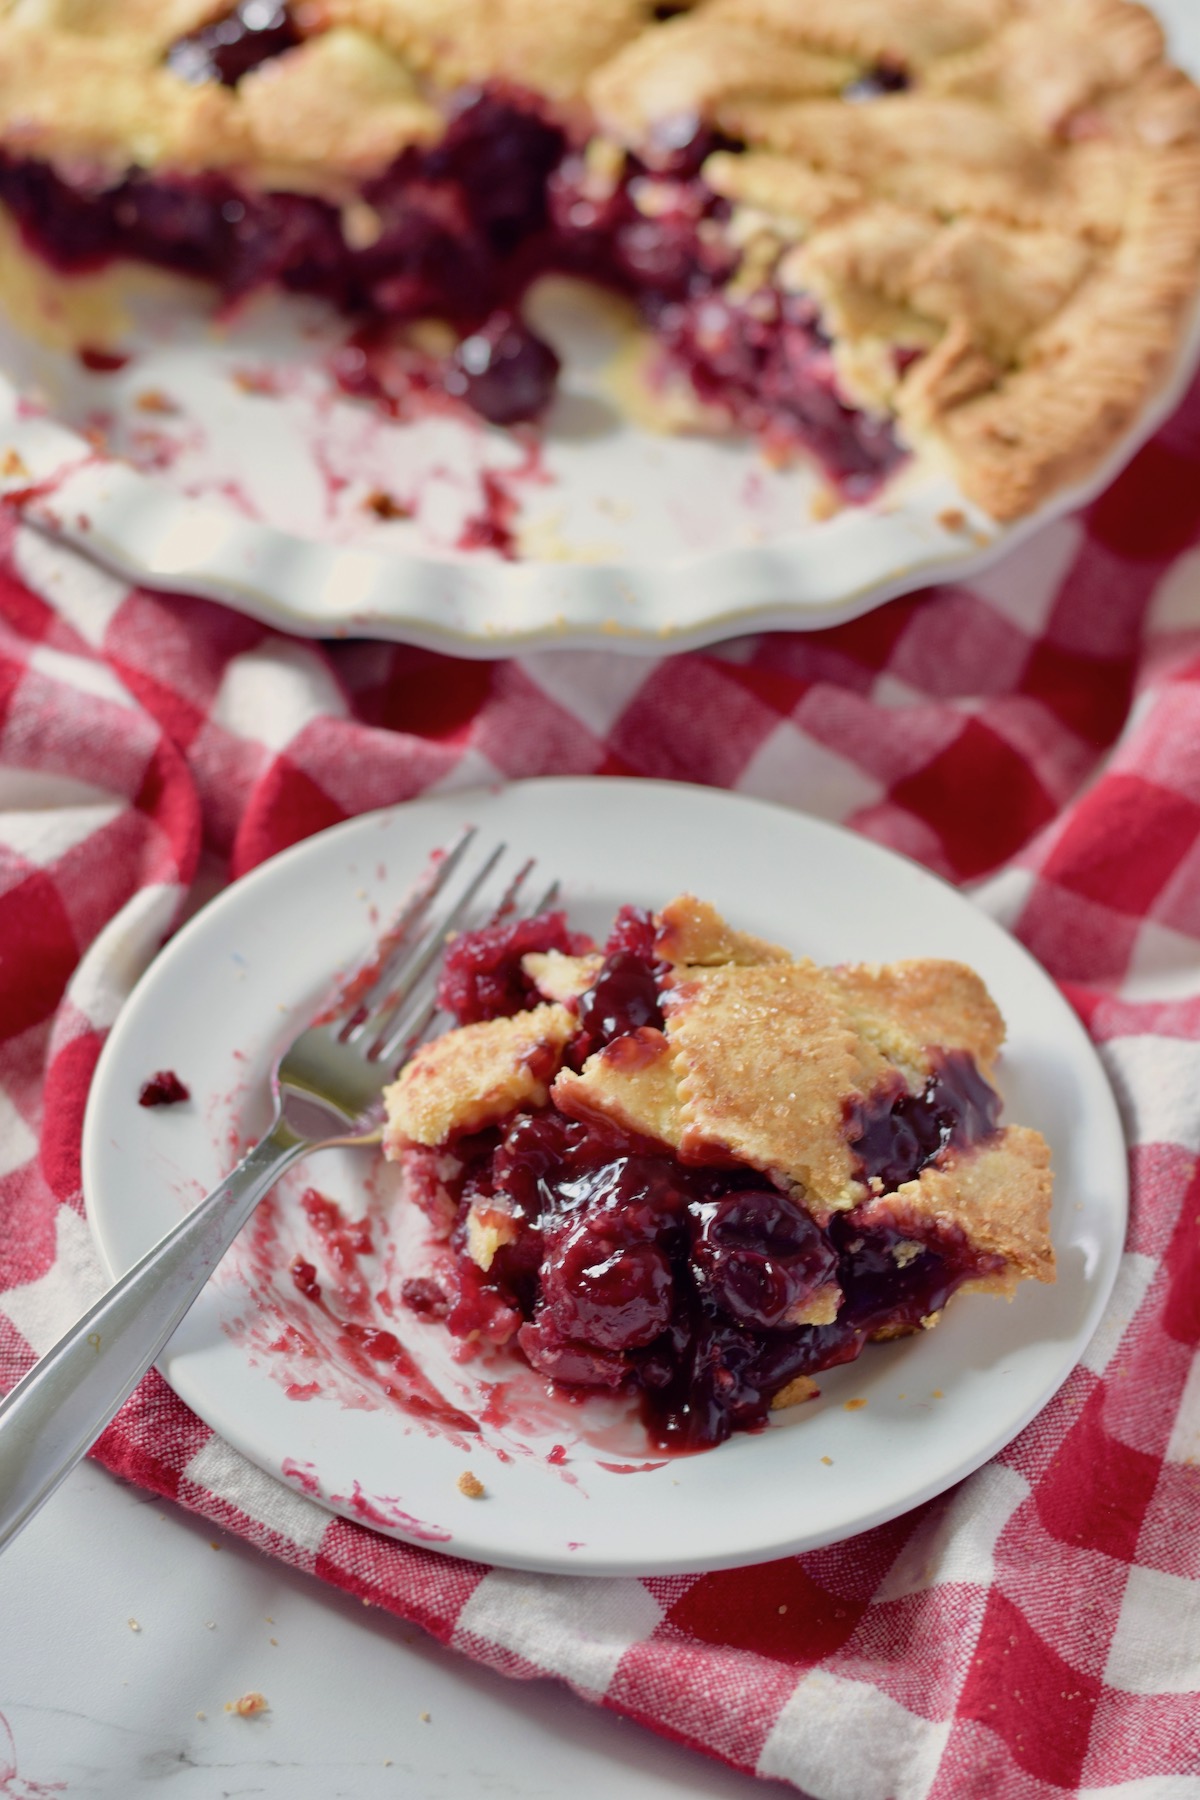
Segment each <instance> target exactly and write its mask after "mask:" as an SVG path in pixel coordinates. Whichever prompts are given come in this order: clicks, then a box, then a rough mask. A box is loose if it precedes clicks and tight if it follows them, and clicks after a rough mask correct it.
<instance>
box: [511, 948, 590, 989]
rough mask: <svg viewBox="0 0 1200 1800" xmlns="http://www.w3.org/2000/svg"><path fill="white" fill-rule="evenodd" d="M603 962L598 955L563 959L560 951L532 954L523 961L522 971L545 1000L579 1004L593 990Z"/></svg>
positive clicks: (565, 957)
mask: <svg viewBox="0 0 1200 1800" xmlns="http://www.w3.org/2000/svg"><path fill="white" fill-rule="evenodd" d="M603 962H604V958H603V956H601V955H600V954H599V953H598V952H597V953H596V954H594V955H591V956H564V955H563V952H562V951H561V950H531V951H530V952H529V954H528V955H527V956H523V957H522V958H521V970H522V973H523V974H525V975H528V977H529V979H530V981H532V983H533V985H534V987H535V988H536V989H537V991H538V993H539V994H540V995H541V996H542V999H543V1000H577V999H578V998H579V995H580V994H583V993H586V991H587V989H588V988H590V987H591V985H592V983H593V981H595V979H596V977H597V975H598V974H599V973H600V969H601V965H602V964H603Z"/></svg>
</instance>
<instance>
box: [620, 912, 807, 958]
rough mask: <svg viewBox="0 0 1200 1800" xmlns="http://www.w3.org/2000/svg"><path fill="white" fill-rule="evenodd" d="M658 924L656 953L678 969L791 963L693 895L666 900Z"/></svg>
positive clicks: (775, 948) (784, 954)
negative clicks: (688, 966) (679, 967)
mask: <svg viewBox="0 0 1200 1800" xmlns="http://www.w3.org/2000/svg"><path fill="white" fill-rule="evenodd" d="M657 923H658V930H657V933H656V934H655V939H654V949H655V953H656V954H657V955H658V956H660V957H661V958H662V960H663V962H667V963H673V964H675V965H677V966H678V965H680V964H689V963H697V964H703V965H704V966H706V967H707V966H712V965H716V964H719V963H738V964H743V965H745V966H747V967H749V966H751V965H753V964H755V963H790V962H792V961H793V958H792V956H791V955H790V954H789V952H788V951H786V950H782V949H781V948H780V947H779V945H778V944H769V943H767V941H766V939H765V938H757V937H751V936H750V934H749V933H748V932H745V931H734V930H733V928H732V927H731V926H729V925H727V924H726V923H725V921H724V919H723V918H722V917H721V915H720V913H719V912H718V911H717V909H716V907H715V906H711V905H710V904H709V902H708V901H707V900H697V898H696V896H695V894H679V895H678V896H677V897H676V898H675V899H674V900H671V901H669V902H668V903H667V905H666V906H664V907H663V909H662V911H661V912H660V913H659V914H658V915H657Z"/></svg>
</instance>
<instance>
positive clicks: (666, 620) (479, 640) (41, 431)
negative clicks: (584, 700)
mask: <svg viewBox="0 0 1200 1800" xmlns="http://www.w3.org/2000/svg"><path fill="white" fill-rule="evenodd" d="M1160 10H1161V12H1162V14H1163V17H1164V19H1165V20H1166V23H1167V25H1168V27H1169V29H1170V33H1171V39H1172V48H1173V51H1174V54H1175V55H1176V57H1177V58H1178V59H1179V61H1180V62H1181V63H1182V64H1183V65H1184V66H1186V67H1188V68H1190V69H1192V70H1193V71H1195V72H1200V15H1198V14H1197V10H1196V8H1195V5H1194V3H1193V0H1160ZM6 262H7V264H8V273H7V274H4V273H3V270H4V267H5V264H6ZM19 264H20V265H21V266H20V267H19V266H18V265H19ZM43 285H44V284H43ZM64 308H65V309H66V313H65V314H64ZM533 312H534V322H535V323H536V324H537V325H538V326H539V328H540V329H542V330H543V331H544V332H545V334H546V335H547V336H548V337H549V338H550V339H551V341H552V342H553V343H554V344H555V345H556V347H557V348H558V349H559V351H560V352H561V354H562V355H563V358H564V364H565V369H564V377H563V382H562V390H561V393H560V397H559V399H558V401H557V402H556V404H555V406H554V408H553V410H552V412H551V414H550V416H549V418H548V419H547V421H546V422H545V427H544V430H543V431H542V432H541V434H540V449H539V450H538V452H537V454H536V455H533V456H531V455H530V454H529V453H528V450H527V447H526V446H523V445H522V444H521V443H518V442H516V441H514V439H513V437H511V436H510V435H507V434H504V433H501V432H498V431H495V430H492V429H488V428H484V427H483V426H481V425H479V424H477V423H474V422H471V421H464V420H455V419H451V418H447V417H444V416H442V417H430V418H425V419H421V420H417V421H412V422H408V423H404V424H401V423H398V422H396V421H394V420H389V419H387V418H385V417H384V416H383V415H382V414H381V413H379V412H377V411H375V410H373V409H371V408H368V407H366V406H363V405H361V404H358V403H355V402H352V401H350V400H347V399H345V398H343V397H341V396H339V394H338V393H337V391H336V389H335V388H334V386H333V384H332V382H331V380H330V379H329V378H327V377H326V376H325V375H324V374H323V373H322V367H323V364H324V361H325V358H326V355H327V353H328V352H329V351H330V350H332V348H333V347H334V345H335V344H336V343H337V342H338V341H339V339H340V338H341V336H342V335H344V327H339V326H338V324H337V322H336V321H334V320H333V319H331V318H330V317H329V316H328V315H327V314H326V313H324V312H323V311H322V310H321V309H320V308H314V307H310V306H307V305H297V304H291V303H284V302H269V303H263V304H261V305H257V306H255V307H254V308H252V309H251V310H250V311H249V312H248V313H247V314H246V315H245V316H243V317H242V318H241V319H240V321H239V322H238V323H237V324H236V325H234V326H231V327H230V328H229V329H228V330H227V331H224V332H222V333H220V334H218V333H217V332H216V331H215V330H214V327H213V324H212V319H211V300H210V297H209V296H207V295H206V294H205V293H204V292H203V291H202V290H193V289H190V288H188V287H187V286H185V285H184V284H182V283H178V282H168V281H166V280H165V278H153V277H150V276H149V275H148V274H147V273H146V272H145V271H143V272H141V273H140V274H135V273H132V272H131V273H129V274H128V276H126V275H125V274H124V273H122V275H121V277H120V278H119V280H117V281H116V282H115V283H114V281H113V279H112V278H105V279H97V280H95V281H92V282H90V283H89V282H86V281H85V282H77V283H71V284H67V291H66V293H65V294H64V292H63V291H62V284H59V285H58V287H57V288H56V289H55V290H54V292H53V293H44V292H41V291H40V289H39V281H38V278H37V276H36V275H35V274H34V273H32V272H31V271H30V270H28V269H26V268H25V267H24V266H23V262H22V259H18V258H17V257H16V256H15V255H13V254H12V253H11V250H10V248H9V247H7V246H6V245H5V243H3V242H0V314H3V313H7V317H3V316H0V471H3V470H4V469H5V468H7V473H3V472H0V494H2V493H4V492H5V491H10V492H11V491H14V490H21V489H27V488H29V486H30V484H31V483H32V484H33V486H34V487H35V489H37V490H38V493H39V497H38V498H36V499H34V500H31V501H30V502H29V503H28V504H27V507H26V516H27V517H29V518H30V519H31V520H33V521H36V522H38V523H40V524H42V525H44V526H45V527H46V528H48V529H51V530H53V531H55V532H56V533H58V534H60V535H61V536H63V537H64V538H66V539H67V540H69V541H71V542H73V543H76V544H78V545H79V546H80V548H82V549H85V550H87V551H88V552H89V553H90V554H92V555H94V556H96V557H98V558H99V559H100V560H101V561H103V562H105V563H106V564H108V565H109V566H110V567H112V568H114V569H116V570H117V571H118V572H119V573H121V574H122V575H124V576H126V577H128V578H129V579H131V580H133V581H137V582H141V583H144V584H148V585H157V586H162V587H166V588H171V589H178V590H182V591H184V592H189V593H196V594H203V595H207V596H210V597H212V598H215V599H218V600H221V601H224V602H225V603H226V604H227V605H230V606H233V607H236V608H238V609H239V610H240V611H243V612H246V613H249V614H251V615H252V616H254V617H256V618H260V619H263V620H265V621H267V622H268V623H270V624H274V625H276V626H279V627H281V628H282V629H284V630H287V631H291V632H297V633H301V634H304V635H308V636H317V637H334V636H347V635H350V636H362V635H368V636H372V637H386V638H396V639H401V640H403V641H405V642H411V643H418V644H422V645H426V646H428V647H430V648H433V649H440V650H446V651H450V652H452V653H454V654H456V655H460V656H476V657H488V656H494V655H496V654H498V653H500V652H502V651H511V650H521V649H534V648H538V647H545V646H556V647H557V646H563V647H565V646H572V647H601V648H605V649H618V650H626V651H630V652H633V653H639V654H644V655H653V654H658V653H661V652H662V650H664V649H685V648H689V647H693V646H696V645H699V644H705V643H710V642H714V641H716V640H718V639H721V638H725V637H729V636H731V635H733V634H735V633H738V632H745V631H757V630H769V629H784V628H786V629H791V630H809V629H815V628H817V627H820V626H825V625H830V624H833V623H836V622H837V621H839V620H844V619H849V618H853V617H855V616H856V615H858V614H860V613H862V612H865V611H867V610H869V609H870V608H872V607H875V606H878V605H880V604H881V603H882V602H883V601H885V600H888V599H891V598H892V597H894V596H895V595H897V594H901V593H906V592H908V591H910V590H912V589H913V588H917V587H920V586H923V585H924V584H926V583H929V582H935V581H951V580H959V579H963V578H965V577H967V576H969V575H971V574H974V573H977V572H978V571H980V570H981V569H982V568H983V567H985V566H986V565H987V564H988V563H990V562H992V561H994V560H995V559H996V557H998V556H999V555H1001V554H1003V553H1004V552H1006V551H1008V550H1009V549H1012V548H1014V547H1015V546H1016V545H1017V544H1019V543H1021V542H1023V541H1024V540H1025V539H1026V538H1027V537H1028V536H1029V535H1030V534H1031V533H1032V532H1033V531H1035V530H1036V529H1037V528H1038V527H1039V526H1040V525H1043V524H1045V523H1047V522H1049V521H1050V520H1051V519H1054V518H1057V517H1060V516H1061V515H1062V514H1064V513H1066V512H1069V511H1071V510H1073V509H1074V508H1076V507H1078V506H1080V505H1082V504H1083V503H1084V502H1085V501H1087V500H1088V499H1090V498H1092V497H1093V496H1094V495H1095V494H1097V493H1098V492H1099V491H1100V490H1101V489H1102V488H1103V487H1104V486H1105V485H1106V484H1107V483H1108V482H1109V481H1110V480H1111V479H1112V477H1113V476H1114V475H1115V474H1116V472H1117V471H1118V469H1119V468H1120V467H1121V466H1122V465H1123V464H1124V463H1125V462H1127V461H1128V460H1129V458H1130V457H1131V456H1132V455H1133V453H1134V451H1135V450H1136V449H1137V448H1138V446H1139V445H1140V444H1141V443H1143V442H1144V441H1145V439H1146V438H1147V437H1148V436H1149V435H1150V434H1151V432H1152V431H1153V430H1154V429H1155V428H1156V427H1157V426H1158V424H1159V423H1161V421H1162V420H1163V419H1164V418H1165V417H1166V415H1167V414H1168V413H1169V412H1170V411H1171V409H1172V408H1173V407H1174V405H1175V404H1176V403H1177V402H1178V401H1179V400H1180V399H1181V398H1182V396H1183V393H1184V392H1185V390H1186V387H1187V385H1188V383H1189V381H1190V379H1191V377H1192V375H1193V374H1194V372H1195V369H1196V365H1197V361H1198V360H1200V323H1198V325H1197V328H1196V329H1193V330H1192V331H1191V332H1190V333H1189V334H1188V337H1187V340H1186V342H1185V343H1184V344H1183V345H1182V346H1181V349H1180V353H1179V356H1178V358H1177V360H1176V363H1175V366H1174V368H1173V369H1172V371H1171V372H1170V374H1169V376H1168V378H1167V380H1166V381H1165V383H1164V385H1163V388H1162V390H1161V392H1160V393H1159V394H1158V395H1157V396H1156V397H1155V399H1154V400H1153V401H1152V402H1151V404H1150V405H1148V406H1147V408H1146V409H1145V411H1144V413H1143V414H1142V416H1141V417H1140V419H1139V420H1138V422H1137V424H1136V426H1135V428H1134V429H1133V430H1131V431H1130V432H1129V433H1128V434H1127V436H1126V437H1125V438H1124V439H1123V440H1122V441H1121V443H1120V444H1119V445H1118V446H1117V448H1116V450H1115V451H1114V453H1113V455H1112V456H1111V457H1110V458H1109V459H1108V461H1107V462H1106V464H1105V465H1104V467H1103V468H1101V469H1099V470H1097V471H1096V472H1095V474H1094V475H1093V476H1092V477H1091V478H1090V479H1089V480H1088V481H1087V482H1086V483H1085V484H1083V485H1081V486H1077V487H1073V488H1070V489H1066V490H1063V491H1062V492H1059V493H1057V494H1055V495H1053V496H1052V497H1051V498H1050V499H1049V500H1048V501H1047V503H1046V504H1045V505H1044V506H1043V507H1041V508H1040V509H1039V510H1038V511H1037V512H1036V513H1035V514H1034V515H1032V516H1031V517H1029V518H1026V519H1023V520H1020V521H1018V522H1017V523H1015V524H1013V525H1009V526H998V525H996V523H995V522H994V521H992V520H990V519H989V518H987V517H986V516H985V515H984V514H982V513H981V512H979V510H978V509H977V508H973V507H971V506H970V505H968V504H966V503H965V502H964V500H963V497H962V496H961V494H959V493H958V491H957V490H956V488H955V487H954V485H953V483H952V482H951V481H950V479H949V477H948V476H946V475H944V474H938V473H935V472H934V471H932V470H929V469H925V468H921V467H914V468H913V469H911V470H909V471H908V472H907V473H906V474H905V475H904V476H902V477H901V478H900V479H899V480H898V482H897V483H896V484H895V485H894V486H893V487H892V488H891V489H889V491H888V493H887V494H886V495H885V496H884V498H883V499H882V500H881V501H880V502H879V503H877V504H875V505H872V506H869V507H865V508H849V509H847V510H844V511H843V512H841V513H840V514H838V515H837V516H835V517H833V518H827V517H824V518H818V517H815V516H814V512H813V507H814V500H815V499H816V498H817V496H818V489H819V487H820V484H819V483H818V482H817V480H816V479H815V478H814V476H813V474H812V473H811V471H806V470H803V469H793V470H788V471H772V470H770V469H768V468H767V467H766V466H765V465H764V463H763V462H762V459H761V458H760V456H759V455H758V453H757V451H756V450H755V449H754V447H753V446H752V445H750V444H749V443H737V442H732V441H730V442H725V441H721V440H717V439H706V438H702V437H673V438H668V437H664V436H661V435H655V434H654V433H652V432H650V431H649V430H646V429H644V428H642V427H641V426H639V425H638V424H637V423H636V422H635V421H634V419H633V418H632V416H631V414H630V413H629V411H628V410H627V408H626V407H625V405H624V400H625V399H626V398H627V396H628V383H627V382H616V381H615V380H614V377H613V366H614V362H616V363H619V362H620V360H621V358H620V346H621V343H622V336H621V333H620V332H619V331H618V330H617V329H616V328H615V327H614V322H613V313H612V307H611V304H610V303H607V302H603V301H601V300H600V299H599V298H598V297H596V296H594V295H593V296H592V297H591V298H588V297H587V296H586V294H585V292H584V290H582V289H580V288H579V287H577V286H575V287H572V286H570V285H569V284H565V285H564V284H558V285H554V284H551V286H550V287H549V288H548V289H547V290H545V291H544V292H542V293H541V294H540V295H539V296H538V297H537V298H536V300H535V302H534V306H533ZM67 315H70V316H69V317H68V316H67ZM68 326H69V327H70V331H68V329H67V328H68ZM48 328H49V330H50V331H51V332H52V333H54V332H57V333H58V334H59V341H60V342H61V341H64V339H65V338H67V337H69V336H70V335H71V334H72V333H74V334H76V335H77V334H78V332H80V331H83V332H84V333H85V341H86V334H87V333H88V332H89V331H91V330H92V329H93V328H94V330H95V332H96V333H97V334H98V339H99V341H101V342H105V341H108V339H109V338H110V337H111V335H112V334H113V333H114V331H115V333H116V335H117V337H118V338H119V340H120V342H121V343H122V345H124V346H127V347H128V348H129V349H130V350H131V351H133V352H134V354H133V356H132V359H131V361H130V362H129V364H128V365H127V366H126V367H124V368H123V369H121V370H119V371H117V372H114V373H107V374H105V373H97V372H94V371H89V369H87V368H85V367H84V366H83V365H82V363H81V362H80V361H79V359H78V358H77V357H76V356H74V355H73V354H70V353H66V352H63V351H62V350H57V351H56V350H54V349H53V348H49V347H47V344H46V341H45V334H46V331H47V329H48ZM37 396H40V397H41V399H40V401H39V400H38V399H37V398H36V397H37ZM164 401H165V403H166V406H167V410H165V411H163V410H161V408H162V405H163V402H164ZM101 443H103V444H104V445H105V446H107V451H108V453H105V452H103V451H101V450H99V449H97V447H96V446H97V445H98V444H101ZM8 451H11V452H13V453H14V454H13V455H12V456H11V457H9V456H6V454H5V453H6V452H8ZM381 492H382V493H384V494H386V495H388V496H389V497H390V498H391V499H393V500H394V501H396V502H398V503H399V504H401V505H403V506H404V507H405V508H406V509H407V510H409V511H410V512H411V515H412V516H411V517H409V518H405V519H380V518H379V517H378V516H377V515H376V513H375V512H374V511H372V510H371V508H370V506H369V505H368V504H367V502H368V500H369V498H370V497H371V496H372V495H373V494H378V493H381ZM497 509H499V511H498V510H497ZM819 510H820V508H819V506H818V511H819ZM500 513H503V514H505V515H507V514H510V513H511V519H510V521H509V523H510V525H511V529H512V531H513V533H514V537H515V542H516V545H517V548H518V551H519V556H518V559H517V560H515V561H506V560H503V559H502V558H501V557H500V556H498V555H497V554H495V553H494V552H493V551H492V550H490V549H488V550H474V551H463V550H461V549H459V548H457V547H456V546H457V545H458V543H459V541H460V539H461V537H462V534H463V530H464V527H465V526H467V525H468V524H469V523H470V522H471V521H472V520H475V521H478V520H479V519H481V518H491V519H494V518H496V517H498V516H499V514H500Z"/></svg>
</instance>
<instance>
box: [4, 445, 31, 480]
mask: <svg viewBox="0 0 1200 1800" xmlns="http://www.w3.org/2000/svg"><path fill="white" fill-rule="evenodd" d="M0 475H15V476H16V477H17V478H18V479H19V480H21V481H28V479H29V469H28V467H27V466H26V464H25V462H24V461H23V460H22V458H21V457H20V456H18V454H17V452H16V451H15V450H12V449H9V450H6V451H5V452H4V455H3V456H2V457H0Z"/></svg>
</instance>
